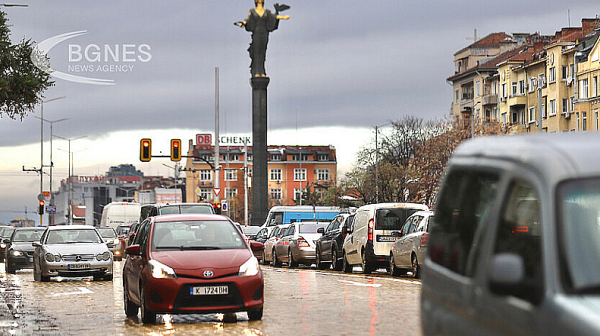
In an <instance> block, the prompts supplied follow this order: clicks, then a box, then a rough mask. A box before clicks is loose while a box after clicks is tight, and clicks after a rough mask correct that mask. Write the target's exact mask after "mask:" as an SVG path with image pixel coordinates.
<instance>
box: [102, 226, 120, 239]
mask: <svg viewBox="0 0 600 336" xmlns="http://www.w3.org/2000/svg"><path fill="white" fill-rule="evenodd" d="M97 230H98V232H99V233H100V235H101V236H102V238H116V237H117V234H116V233H115V230H113V229H112V228H100V229H97Z"/></svg>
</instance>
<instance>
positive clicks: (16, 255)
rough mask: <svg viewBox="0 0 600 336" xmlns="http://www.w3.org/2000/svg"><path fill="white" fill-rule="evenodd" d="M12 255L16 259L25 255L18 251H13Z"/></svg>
mask: <svg viewBox="0 0 600 336" xmlns="http://www.w3.org/2000/svg"><path fill="white" fill-rule="evenodd" d="M10 253H11V254H12V255H13V256H15V257H19V256H22V255H23V252H21V251H17V250H12V251H10Z"/></svg>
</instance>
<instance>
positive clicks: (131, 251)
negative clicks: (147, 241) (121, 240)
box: [125, 244, 142, 255]
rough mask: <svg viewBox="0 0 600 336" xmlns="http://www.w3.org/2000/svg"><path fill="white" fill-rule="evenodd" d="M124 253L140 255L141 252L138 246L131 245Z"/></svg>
mask: <svg viewBox="0 0 600 336" xmlns="http://www.w3.org/2000/svg"><path fill="white" fill-rule="evenodd" d="M125 253H127V254H131V255H142V250H141V249H140V245H137V244H136V245H131V246H129V247H127V248H126V249H125Z"/></svg>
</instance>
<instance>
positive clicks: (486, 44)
mask: <svg viewBox="0 0 600 336" xmlns="http://www.w3.org/2000/svg"><path fill="white" fill-rule="evenodd" d="M507 39H509V40H512V36H510V35H508V34H506V33H504V32H500V33H491V34H489V35H488V36H486V37H484V38H482V39H481V40H478V41H477V42H474V43H472V44H471V45H470V46H469V48H493V47H499V46H500V42H504V41H506V40H507Z"/></svg>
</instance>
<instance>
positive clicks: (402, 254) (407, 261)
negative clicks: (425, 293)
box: [390, 211, 433, 278]
mask: <svg viewBox="0 0 600 336" xmlns="http://www.w3.org/2000/svg"><path fill="white" fill-rule="evenodd" d="M432 217H433V211H419V212H415V213H414V214H412V215H411V216H410V217H408V219H407V220H406V222H405V223H404V226H402V230H400V232H399V233H398V236H399V238H398V240H396V241H395V242H394V245H392V249H391V251H390V274H391V275H393V276H399V275H400V273H402V272H405V271H407V270H410V271H411V272H412V275H413V276H414V277H415V278H419V277H421V267H422V265H423V264H422V262H423V261H424V260H425V258H424V256H425V253H426V252H427V240H428V238H429V222H430V221H431V219H432Z"/></svg>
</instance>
